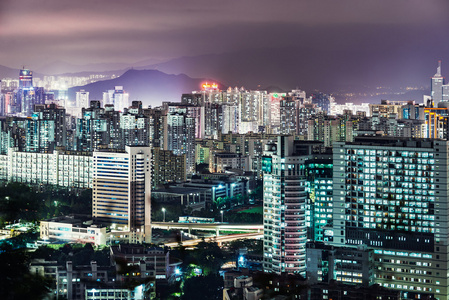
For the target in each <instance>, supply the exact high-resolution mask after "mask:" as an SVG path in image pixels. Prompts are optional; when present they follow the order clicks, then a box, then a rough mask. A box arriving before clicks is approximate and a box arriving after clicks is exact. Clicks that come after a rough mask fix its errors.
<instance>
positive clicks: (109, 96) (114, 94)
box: [103, 86, 129, 111]
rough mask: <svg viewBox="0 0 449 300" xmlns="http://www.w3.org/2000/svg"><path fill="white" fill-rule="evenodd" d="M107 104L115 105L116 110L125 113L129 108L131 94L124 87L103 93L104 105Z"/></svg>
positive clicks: (117, 87)
mask: <svg viewBox="0 0 449 300" xmlns="http://www.w3.org/2000/svg"><path fill="white" fill-rule="evenodd" d="M106 104H113V105H114V109H115V110H117V111H124V109H125V108H128V106H129V94H128V93H126V92H125V90H124V89H123V86H116V87H115V89H113V90H108V91H107V92H104V93H103V105H106Z"/></svg>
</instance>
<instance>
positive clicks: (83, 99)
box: [75, 90, 89, 108]
mask: <svg viewBox="0 0 449 300" xmlns="http://www.w3.org/2000/svg"><path fill="white" fill-rule="evenodd" d="M75 106H76V107H81V108H87V107H89V92H86V91H85V90H80V91H79V92H76V105H75Z"/></svg>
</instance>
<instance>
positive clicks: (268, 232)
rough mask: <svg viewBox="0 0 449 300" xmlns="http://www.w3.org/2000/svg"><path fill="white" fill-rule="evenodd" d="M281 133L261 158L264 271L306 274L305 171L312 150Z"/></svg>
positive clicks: (266, 148)
mask: <svg viewBox="0 0 449 300" xmlns="http://www.w3.org/2000/svg"><path fill="white" fill-rule="evenodd" d="M299 142H300V141H294V140H293V137H292V136H280V137H278V139H277V143H272V144H267V145H266V146H265V151H264V156H263V158H262V170H263V191H264V195H263V201H264V271H266V272H274V273H278V274H280V273H282V272H287V273H291V274H300V275H303V276H305V274H306V242H307V228H306V202H307V192H306V173H305V168H304V165H305V162H306V161H307V160H308V159H309V157H310V154H311V153H312V151H311V149H312V147H311V145H312V144H308V143H307V142H304V141H301V142H302V143H301V144H300V143H299Z"/></svg>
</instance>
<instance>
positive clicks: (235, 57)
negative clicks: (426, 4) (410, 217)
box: [143, 45, 436, 93]
mask: <svg viewBox="0 0 449 300" xmlns="http://www.w3.org/2000/svg"><path fill="white" fill-rule="evenodd" d="M383 50H384V49H381V50H379V49H377V50H376V51H375V50H371V48H369V47H367V49H366V51H365V52H361V51H359V50H357V51H356V50H352V49H345V50H344V51H343V50H336V49H332V47H322V48H320V49H308V48H307V45H304V46H301V47H299V46H290V47H281V48H266V49H248V50H244V51H238V52H232V53H222V54H210V55H200V56H192V57H181V58H177V59H173V60H170V61H167V62H164V63H158V64H153V65H149V66H145V67H143V68H148V69H156V70H160V71H162V72H165V73H173V74H179V73H183V74H187V75H188V76H191V77H211V78H216V79H217V80H219V81H220V82H222V83H224V84H225V85H226V86H232V87H234V86H238V87H241V86H245V87H246V88H248V89H257V88H263V87H268V86H275V87H276V89H281V90H284V91H288V90H291V89H296V88H299V89H302V90H305V91H306V92H312V91H314V90H320V91H322V92H325V93H333V92H335V91H338V90H341V89H342V87H347V86H352V87H356V89H364V88H365V87H367V86H368V87H370V88H376V87H378V86H383V87H391V88H392V90H395V91H396V90H399V88H400V87H405V86H424V87H425V86H428V85H429V80H428V78H429V76H432V75H433V74H434V73H435V70H436V60H435V58H434V57H433V56H431V55H429V56H428V57H425V56H416V57H415V56H414V55H412V54H408V53H405V52H404V53H402V54H401V55H398V53H390V52H389V51H388V49H385V51H383ZM371 52H373V53H372V56H373V57H376V59H372V60H369V59H368V60H367V59H366V57H369V56H370V55H371ZM379 57H380V58H379Z"/></svg>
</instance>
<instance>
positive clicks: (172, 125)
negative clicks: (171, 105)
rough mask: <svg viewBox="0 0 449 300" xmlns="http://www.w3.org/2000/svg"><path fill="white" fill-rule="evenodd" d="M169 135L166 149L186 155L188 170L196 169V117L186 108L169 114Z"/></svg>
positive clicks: (167, 134) (166, 132)
mask: <svg viewBox="0 0 449 300" xmlns="http://www.w3.org/2000/svg"><path fill="white" fill-rule="evenodd" d="M166 120H167V121H166V122H167V127H166V128H167V130H166V131H165V134H166V136H167V138H166V139H164V141H165V143H164V150H171V151H173V154H175V155H182V154H185V155H186V171H187V173H192V172H194V171H195V119H194V118H191V117H189V116H188V115H187V112H186V111H185V110H178V111H176V112H172V113H168V114H167V119H166Z"/></svg>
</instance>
